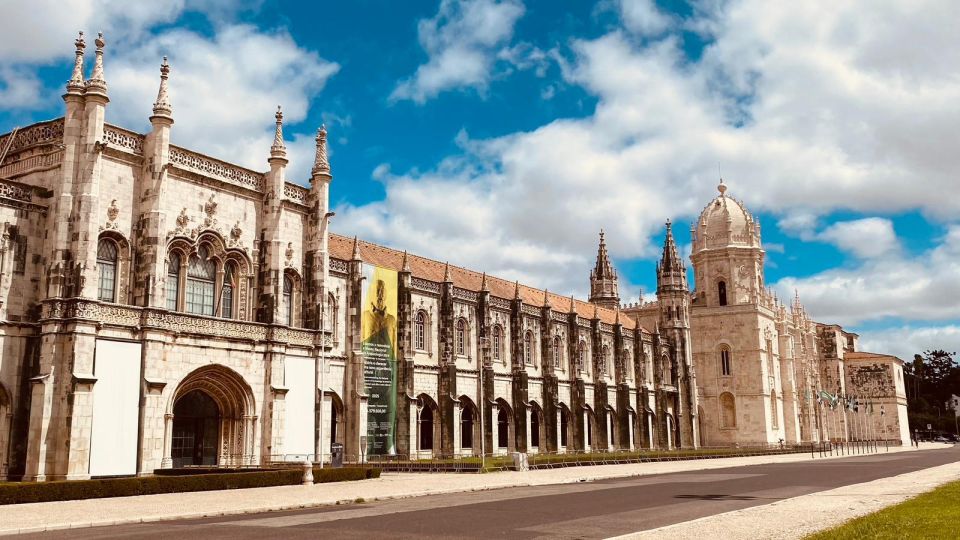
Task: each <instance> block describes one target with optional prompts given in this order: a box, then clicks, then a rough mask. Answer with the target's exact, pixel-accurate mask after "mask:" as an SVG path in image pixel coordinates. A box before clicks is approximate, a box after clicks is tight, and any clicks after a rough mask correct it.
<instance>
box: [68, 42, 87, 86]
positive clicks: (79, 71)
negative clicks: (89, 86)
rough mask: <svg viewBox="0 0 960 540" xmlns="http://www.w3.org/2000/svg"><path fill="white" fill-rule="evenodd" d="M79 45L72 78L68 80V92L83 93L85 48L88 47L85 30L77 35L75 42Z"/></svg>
mask: <svg viewBox="0 0 960 540" xmlns="http://www.w3.org/2000/svg"><path fill="white" fill-rule="evenodd" d="M73 44H74V45H76V47H77V57H76V59H75V60H74V61H73V75H71V76H70V80H69V81H67V93H68V94H82V93H83V88H84V86H83V49H85V48H86V47H87V44H86V42H85V41H83V32H80V35H79V36H78V37H77V40H76V41H74V42H73Z"/></svg>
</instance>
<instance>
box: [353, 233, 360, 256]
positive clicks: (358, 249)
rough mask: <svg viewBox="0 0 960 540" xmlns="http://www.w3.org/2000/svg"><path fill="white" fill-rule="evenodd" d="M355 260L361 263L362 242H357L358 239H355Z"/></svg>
mask: <svg viewBox="0 0 960 540" xmlns="http://www.w3.org/2000/svg"><path fill="white" fill-rule="evenodd" d="M353 260H355V261H359V260H361V259H360V241H359V240H357V237H356V236H354V237H353Z"/></svg>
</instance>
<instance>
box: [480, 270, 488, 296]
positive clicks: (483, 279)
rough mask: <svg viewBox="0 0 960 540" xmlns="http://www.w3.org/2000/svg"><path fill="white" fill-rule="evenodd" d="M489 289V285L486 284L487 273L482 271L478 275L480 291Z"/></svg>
mask: <svg viewBox="0 0 960 540" xmlns="http://www.w3.org/2000/svg"><path fill="white" fill-rule="evenodd" d="M489 290H490V285H487V273H486V272H484V273H483V276H481V277H480V291H481V292H488V291H489Z"/></svg>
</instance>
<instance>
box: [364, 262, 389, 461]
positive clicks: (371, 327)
mask: <svg viewBox="0 0 960 540" xmlns="http://www.w3.org/2000/svg"><path fill="white" fill-rule="evenodd" d="M363 277H364V280H363V290H362V292H361V297H360V305H361V307H362V310H363V312H362V317H361V321H360V346H361V349H362V351H363V384H364V389H365V392H366V394H367V396H368V397H367V448H366V451H367V455H392V454H396V444H395V437H394V433H395V428H396V421H397V272H396V271H395V270H388V269H386V268H380V267H377V266H371V265H368V264H364V265H363Z"/></svg>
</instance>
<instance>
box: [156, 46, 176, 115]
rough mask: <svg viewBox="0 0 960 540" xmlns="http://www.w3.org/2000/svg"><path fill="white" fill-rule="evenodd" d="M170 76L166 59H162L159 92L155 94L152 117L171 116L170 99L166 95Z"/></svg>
mask: <svg viewBox="0 0 960 540" xmlns="http://www.w3.org/2000/svg"><path fill="white" fill-rule="evenodd" d="M169 76H170V64H168V63H167V57H166V56H164V57H163V63H162V64H160V91H159V92H157V101H156V102H154V104H153V115H154V116H166V117H168V118H169V117H170V116H171V115H172V114H173V107H171V106H170V97H169V96H168V95H167V78H168V77H169Z"/></svg>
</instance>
